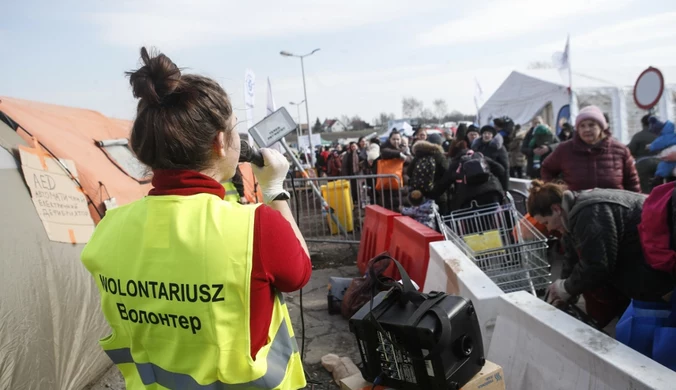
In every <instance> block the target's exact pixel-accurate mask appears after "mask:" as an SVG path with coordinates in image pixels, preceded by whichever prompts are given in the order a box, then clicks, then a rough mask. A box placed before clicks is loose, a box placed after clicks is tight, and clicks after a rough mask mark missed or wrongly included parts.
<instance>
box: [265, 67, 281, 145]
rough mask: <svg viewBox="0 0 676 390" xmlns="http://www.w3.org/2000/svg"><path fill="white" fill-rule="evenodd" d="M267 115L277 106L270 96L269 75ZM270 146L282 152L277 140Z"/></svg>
mask: <svg viewBox="0 0 676 390" xmlns="http://www.w3.org/2000/svg"><path fill="white" fill-rule="evenodd" d="M266 110H267V114H266V116H267V115H270V114H272V113H273V112H275V110H277V107H276V105H275V98H274V97H273V96H272V84H271V83H270V77H268V101H267V109H266ZM270 148H272V149H276V150H277V151H279V152H280V153H284V149H283V148H282V145H281V144H280V143H279V142H275V143H274V144H272V145H270Z"/></svg>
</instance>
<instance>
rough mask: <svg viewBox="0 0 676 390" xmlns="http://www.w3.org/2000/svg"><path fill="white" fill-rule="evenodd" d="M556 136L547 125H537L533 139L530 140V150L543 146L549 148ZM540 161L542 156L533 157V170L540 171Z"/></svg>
mask: <svg viewBox="0 0 676 390" xmlns="http://www.w3.org/2000/svg"><path fill="white" fill-rule="evenodd" d="M555 138H556V136H555V135H554V133H552V131H551V130H550V129H549V126H547V125H538V126H537V127H536V128H535V130H533V138H531V140H530V144H529V147H530V148H531V149H535V148H541V147H543V146H549V145H551V144H553V143H555V140H554V139H555ZM541 161H542V156H539V155H537V154H536V155H535V156H533V168H534V169H540V163H541Z"/></svg>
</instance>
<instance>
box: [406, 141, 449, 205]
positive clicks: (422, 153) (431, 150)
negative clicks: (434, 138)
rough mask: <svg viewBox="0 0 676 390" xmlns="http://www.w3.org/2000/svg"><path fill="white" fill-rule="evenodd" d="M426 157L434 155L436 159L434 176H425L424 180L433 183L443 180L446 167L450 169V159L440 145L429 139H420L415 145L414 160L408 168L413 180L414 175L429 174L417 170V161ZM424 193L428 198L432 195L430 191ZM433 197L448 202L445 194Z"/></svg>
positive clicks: (407, 171) (438, 200)
mask: <svg viewBox="0 0 676 390" xmlns="http://www.w3.org/2000/svg"><path fill="white" fill-rule="evenodd" d="M425 157H432V158H433V159H434V176H433V177H426V178H423V180H425V181H429V182H431V183H435V182H437V181H439V180H441V178H442V177H444V173H446V169H448V161H447V160H446V157H445V156H444V151H443V149H442V148H441V146H440V145H437V144H433V143H431V142H427V141H418V142H416V143H415V144H414V145H413V161H411V164H409V166H408V169H407V170H406V173H407V175H408V177H409V179H411V180H412V179H413V178H414V177H420V176H421V175H425V174H427V173H426V172H419V171H417V170H416V165H417V164H416V162H417V161H418V160H419V159H421V158H425ZM409 182H410V181H409ZM423 195H425V197H428V198H430V197H431V194H430V193H423ZM431 198H432V199H434V201H435V202H437V203H446V197H445V196H435V197H431Z"/></svg>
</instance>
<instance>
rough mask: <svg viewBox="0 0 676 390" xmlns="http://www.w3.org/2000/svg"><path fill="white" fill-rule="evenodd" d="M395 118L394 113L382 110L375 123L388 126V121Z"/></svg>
mask: <svg viewBox="0 0 676 390" xmlns="http://www.w3.org/2000/svg"><path fill="white" fill-rule="evenodd" d="M393 119H394V114H388V113H386V112H381V113H380V115H379V116H378V118H376V120H375V123H376V124H378V125H380V126H387V123H388V122H389V121H391V120H393Z"/></svg>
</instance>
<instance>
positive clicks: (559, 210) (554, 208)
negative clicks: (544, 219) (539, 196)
mask: <svg viewBox="0 0 676 390" xmlns="http://www.w3.org/2000/svg"><path fill="white" fill-rule="evenodd" d="M552 211H553V212H555V213H557V214H559V215H563V207H561V205H560V204H553V205H552Z"/></svg>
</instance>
